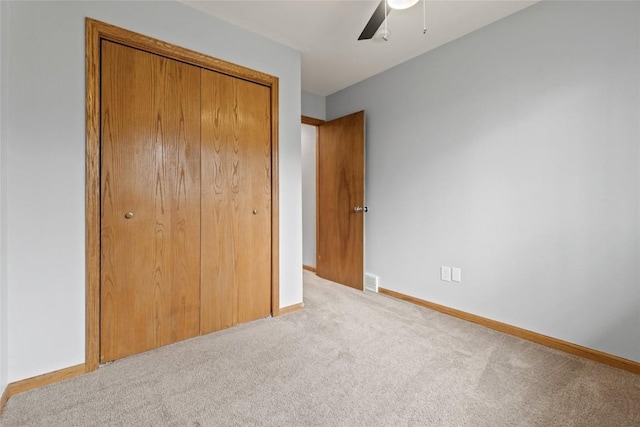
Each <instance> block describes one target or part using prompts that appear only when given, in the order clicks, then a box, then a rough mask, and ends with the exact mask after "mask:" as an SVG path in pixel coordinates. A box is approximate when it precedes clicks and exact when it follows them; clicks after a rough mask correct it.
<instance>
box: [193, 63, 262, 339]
mask: <svg viewBox="0 0 640 427" xmlns="http://www.w3.org/2000/svg"><path fill="white" fill-rule="evenodd" d="M201 93H202V183H201V185H202V275H201V280H202V290H201V304H202V309H201V320H200V325H201V333H203V334H204V333H209V332H213V331H217V330H220V329H224V328H228V327H230V326H234V325H236V324H238V323H243V322H248V321H251V320H255V319H259V318H262V317H266V316H268V315H269V314H270V313H271V116H270V114H271V106H270V105H271V104H270V89H269V88H267V87H264V86H261V85H259V84H256V83H251V82H248V81H245V80H241V79H237V78H234V77H230V76H227V75H224V74H220V73H216V72H212V71H207V70H203V71H202V92H201Z"/></svg>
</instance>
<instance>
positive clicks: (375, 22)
mask: <svg viewBox="0 0 640 427" xmlns="http://www.w3.org/2000/svg"><path fill="white" fill-rule="evenodd" d="M418 1H419V0H386V3H385V0H382V1H381V2H380V4H378V7H376V10H374V11H373V15H371V18H369V22H367V25H365V26H364V29H363V30H362V33H361V34H360V37H358V40H371V39H372V38H373V36H375V35H376V33H377V32H378V29H379V28H380V25H382V23H383V22H385V20H386V18H387V15H388V14H389V13H390V12H391V10H392V9H408V8H410V7H411V6H413V5H415V4H416V3H418ZM426 31H427V28H426V25H425V28H424V32H426ZM388 36H389V34H388V31H386V28H385V34H384V35H383V36H382V37H383V38H384V40H387V39H388Z"/></svg>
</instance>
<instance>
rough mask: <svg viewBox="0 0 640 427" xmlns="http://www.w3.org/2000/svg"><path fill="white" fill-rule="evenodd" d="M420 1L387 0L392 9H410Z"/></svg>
mask: <svg viewBox="0 0 640 427" xmlns="http://www.w3.org/2000/svg"><path fill="white" fill-rule="evenodd" d="M416 3H418V0H387V4H388V5H389V7H390V8H391V9H409V8H410V7H411V6H413V5H415V4H416Z"/></svg>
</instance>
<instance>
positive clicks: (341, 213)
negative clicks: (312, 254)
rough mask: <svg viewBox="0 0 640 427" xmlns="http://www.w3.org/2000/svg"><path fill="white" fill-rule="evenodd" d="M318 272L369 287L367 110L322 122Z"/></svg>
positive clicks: (330, 277)
mask: <svg viewBox="0 0 640 427" xmlns="http://www.w3.org/2000/svg"><path fill="white" fill-rule="evenodd" d="M317 153H318V165H317V176H318V178H317V192H318V203H317V206H318V216H317V224H318V234H317V236H318V241H317V255H316V272H317V274H318V276H320V277H322V278H325V279H328V280H331V281H334V282H337V283H341V284H343V285H347V286H350V287H352V288H356V289H360V290H362V289H363V286H364V213H363V212H355V211H354V208H355V207H356V206H364V111H360V112H358V113H354V114H351V115H349V116H345V117H342V118H339V119H336V120H332V121H329V122H326V123H324V124H322V125H320V126H318V144H317Z"/></svg>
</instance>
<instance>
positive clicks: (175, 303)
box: [100, 41, 200, 362]
mask: <svg viewBox="0 0 640 427" xmlns="http://www.w3.org/2000/svg"><path fill="white" fill-rule="evenodd" d="M101 85H102V97H101V104H102V105H101V210H102V211H101V289H100V304H101V307H100V311H101V333H100V360H101V362H107V361H110V360H114V359H118V358H121V357H125V356H128V355H130V354H135V353H139V352H142V351H146V350H149V349H153V348H156V347H160V346H162V345H166V344H171V343H174V342H177V341H181V340H184V339H187V338H190V337H193V336H196V335H198V333H199V331H200V324H199V322H200V69H199V68H197V67H194V66H190V65H186V64H184V63H181V62H177V61H173V60H170V59H167V58H164V57H161V56H158V55H153V54H150V53H147V52H143V51H140V50H137V49H133V48H130V47H126V46H122V45H119V44H116V43H112V42H107V41H103V42H102V70H101Z"/></svg>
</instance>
